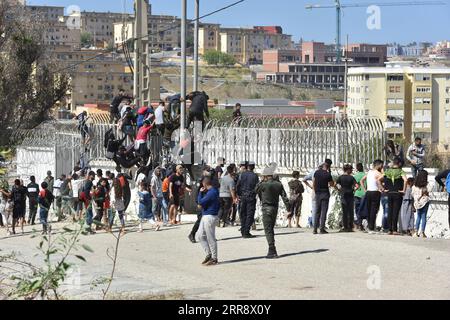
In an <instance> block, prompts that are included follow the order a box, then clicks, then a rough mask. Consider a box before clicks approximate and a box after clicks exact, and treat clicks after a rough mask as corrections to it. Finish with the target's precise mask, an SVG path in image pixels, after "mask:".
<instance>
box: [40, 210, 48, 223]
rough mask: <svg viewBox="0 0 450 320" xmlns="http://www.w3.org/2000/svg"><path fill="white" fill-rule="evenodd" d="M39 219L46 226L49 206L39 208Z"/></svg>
mask: <svg viewBox="0 0 450 320" xmlns="http://www.w3.org/2000/svg"><path fill="white" fill-rule="evenodd" d="M39 219H40V221H41V223H42V225H44V226H46V225H47V224H48V222H47V219H48V209H47V208H42V207H41V209H40V210H39Z"/></svg>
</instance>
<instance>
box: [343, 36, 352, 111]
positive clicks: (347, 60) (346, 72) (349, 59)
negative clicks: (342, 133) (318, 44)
mask: <svg viewBox="0 0 450 320" xmlns="http://www.w3.org/2000/svg"><path fill="white" fill-rule="evenodd" d="M343 60H344V62H345V76H344V83H345V84H344V90H345V92H344V115H347V110H348V63H349V62H352V61H353V59H351V58H349V57H348V35H347V45H346V47H345V58H344V59H343Z"/></svg>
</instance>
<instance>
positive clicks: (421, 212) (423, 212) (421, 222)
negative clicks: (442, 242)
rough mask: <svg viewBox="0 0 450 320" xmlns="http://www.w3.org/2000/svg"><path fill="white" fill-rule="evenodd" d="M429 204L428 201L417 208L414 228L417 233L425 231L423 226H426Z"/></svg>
mask: <svg viewBox="0 0 450 320" xmlns="http://www.w3.org/2000/svg"><path fill="white" fill-rule="evenodd" d="M429 206H430V203H429V202H428V203H427V204H426V205H425V207H423V208H422V209H418V210H417V220H416V230H417V232H418V233H420V232H425V228H426V227H427V213H428V208H429ZM419 227H420V229H419Z"/></svg>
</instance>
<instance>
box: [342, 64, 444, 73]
mask: <svg viewBox="0 0 450 320" xmlns="http://www.w3.org/2000/svg"><path fill="white" fill-rule="evenodd" d="M391 73H411V74H415V73H425V74H450V68H442V67H426V68H425V67H411V66H393V67H355V68H349V69H348V74H350V75H354V74H391Z"/></svg>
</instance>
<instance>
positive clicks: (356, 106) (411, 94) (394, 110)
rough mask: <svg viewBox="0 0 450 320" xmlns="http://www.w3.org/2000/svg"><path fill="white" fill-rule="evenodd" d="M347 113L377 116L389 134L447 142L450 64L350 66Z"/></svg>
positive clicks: (448, 140)
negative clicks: (442, 65)
mask: <svg viewBox="0 0 450 320" xmlns="http://www.w3.org/2000/svg"><path fill="white" fill-rule="evenodd" d="M348 85H349V93H348V99H349V101H348V116H349V117H365V116H375V117H379V118H380V119H382V120H383V121H384V122H385V128H386V131H387V133H388V136H389V138H405V139H406V140H407V141H411V140H412V139H413V137H415V136H419V137H422V138H423V139H425V140H426V141H428V142H433V143H436V144H439V145H440V146H446V145H447V146H448V145H449V144H450V68H423V67H413V66H408V65H401V64H396V65H388V66H387V67H384V68H374V67H362V68H350V69H349V74H348Z"/></svg>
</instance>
